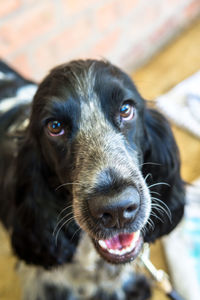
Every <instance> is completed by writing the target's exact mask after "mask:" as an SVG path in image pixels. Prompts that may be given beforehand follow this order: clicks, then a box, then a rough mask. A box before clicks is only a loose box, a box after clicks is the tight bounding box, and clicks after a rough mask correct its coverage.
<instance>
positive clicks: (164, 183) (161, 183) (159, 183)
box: [148, 182, 170, 189]
mask: <svg viewBox="0 0 200 300" xmlns="http://www.w3.org/2000/svg"><path fill="white" fill-rule="evenodd" d="M156 185H167V186H170V184H168V183H166V182H157V183H154V184H152V185H150V186H148V188H149V189H150V188H151V187H153V186H156Z"/></svg>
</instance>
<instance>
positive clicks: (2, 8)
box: [0, 0, 22, 18]
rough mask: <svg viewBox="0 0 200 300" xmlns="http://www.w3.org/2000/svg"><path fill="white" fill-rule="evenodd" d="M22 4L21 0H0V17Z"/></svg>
mask: <svg viewBox="0 0 200 300" xmlns="http://www.w3.org/2000/svg"><path fill="white" fill-rule="evenodd" d="M21 5H22V0H2V1H1V3H0V18H2V17H5V16H6V15H8V14H10V13H11V12H13V11H15V10H16V9H17V8H19V7H20V6H21Z"/></svg>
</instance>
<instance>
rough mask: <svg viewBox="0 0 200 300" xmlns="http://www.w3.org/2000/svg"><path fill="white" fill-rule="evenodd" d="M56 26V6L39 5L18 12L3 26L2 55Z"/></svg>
mask: <svg viewBox="0 0 200 300" xmlns="http://www.w3.org/2000/svg"><path fill="white" fill-rule="evenodd" d="M54 26H55V19H54V6H53V4H52V3H50V2H49V3H48V5H39V6H36V7H34V8H32V9H31V8H30V9H28V10H26V11H25V12H24V13H20V14H18V15H17V16H16V17H15V18H13V19H12V21H9V22H7V23H6V24H5V25H3V26H1V29H0V44H1V48H0V51H1V53H0V54H1V55H8V54H10V53H12V52H14V51H15V50H17V49H18V48H21V47H23V46H24V45H27V44H29V43H31V42H32V41H33V40H35V39H37V38H38V37H40V36H41V35H42V34H44V33H46V32H48V31H49V30H51V29H52V28H53V27H54Z"/></svg>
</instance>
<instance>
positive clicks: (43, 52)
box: [35, 19, 93, 70]
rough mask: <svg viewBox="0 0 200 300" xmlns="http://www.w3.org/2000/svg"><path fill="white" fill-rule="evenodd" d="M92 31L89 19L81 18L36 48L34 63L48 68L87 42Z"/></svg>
mask: <svg viewBox="0 0 200 300" xmlns="http://www.w3.org/2000/svg"><path fill="white" fill-rule="evenodd" d="M92 33H93V29H92V26H91V24H90V21H89V20H87V19H81V20H80V21H78V22H76V23H75V24H74V25H73V26H71V27H70V28H67V29H66V30H65V31H64V32H61V33H60V34H59V35H57V36H56V37H54V38H52V39H51V40H49V41H48V42H47V43H46V44H43V43H42V44H41V46H40V47H39V48H38V49H36V52H35V59H36V64H37V65H38V66H40V69H43V68H44V69H45V70H48V69H50V68H51V67H53V66H55V64H57V63H60V62H61V61H64V60H65V59H68V58H69V57H71V55H73V52H74V51H77V49H78V48H79V47H80V48H82V46H83V44H84V43H86V42H87V40H88V39H89V38H90V36H91V35H92Z"/></svg>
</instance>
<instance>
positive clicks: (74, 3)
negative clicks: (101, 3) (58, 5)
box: [62, 0, 97, 16]
mask: <svg viewBox="0 0 200 300" xmlns="http://www.w3.org/2000/svg"><path fill="white" fill-rule="evenodd" d="M96 3H97V1H95V0H62V6H63V13H64V14H65V15H67V16H72V15H75V14H79V13H80V12H83V11H84V10H85V9H87V8H92V7H93V6H95V5H96Z"/></svg>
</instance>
